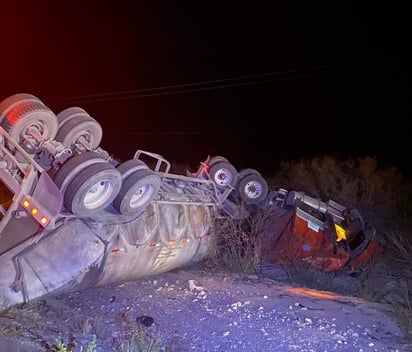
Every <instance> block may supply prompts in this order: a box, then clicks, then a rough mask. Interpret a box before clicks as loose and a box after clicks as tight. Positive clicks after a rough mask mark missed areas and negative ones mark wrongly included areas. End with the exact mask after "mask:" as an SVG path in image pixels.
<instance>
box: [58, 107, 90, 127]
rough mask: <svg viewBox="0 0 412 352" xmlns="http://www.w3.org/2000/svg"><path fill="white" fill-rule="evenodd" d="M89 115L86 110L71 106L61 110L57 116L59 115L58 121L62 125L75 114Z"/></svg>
mask: <svg viewBox="0 0 412 352" xmlns="http://www.w3.org/2000/svg"><path fill="white" fill-rule="evenodd" d="M75 114H76V115H85V114H86V115H87V112H86V110H84V109H82V108H80V107H77V106H73V107H70V108H67V109H65V110H63V111H60V112H59V113H58V114H57V115H56V116H57V122H58V123H59V127H61V126H62V125H63V124H64V123H65V122H66V121H67V120H69V119H71V118H72V116H73V115H75Z"/></svg>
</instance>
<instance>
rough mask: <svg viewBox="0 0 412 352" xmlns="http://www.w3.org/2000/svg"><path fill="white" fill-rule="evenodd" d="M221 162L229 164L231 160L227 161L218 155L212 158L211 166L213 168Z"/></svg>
mask: <svg viewBox="0 0 412 352" xmlns="http://www.w3.org/2000/svg"><path fill="white" fill-rule="evenodd" d="M220 161H226V162H227V163H228V162H229V160H227V159H226V158H225V157H224V156H221V155H216V156H212V157H211V158H210V160H209V166H212V165H213V164H216V163H218V162H220Z"/></svg>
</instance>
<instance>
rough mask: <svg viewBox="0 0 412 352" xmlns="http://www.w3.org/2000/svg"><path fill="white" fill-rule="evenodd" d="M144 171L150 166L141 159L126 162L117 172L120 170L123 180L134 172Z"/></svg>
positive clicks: (119, 166) (118, 167) (120, 165)
mask: <svg viewBox="0 0 412 352" xmlns="http://www.w3.org/2000/svg"><path fill="white" fill-rule="evenodd" d="M142 169H148V166H147V165H146V164H145V163H144V162H143V161H141V160H139V159H130V160H126V161H124V162H123V163H121V164H119V165H118V166H117V170H119V172H120V174H121V175H122V179H123V180H124V179H125V178H126V177H128V176H129V175H131V174H132V173H133V172H135V171H137V170H142Z"/></svg>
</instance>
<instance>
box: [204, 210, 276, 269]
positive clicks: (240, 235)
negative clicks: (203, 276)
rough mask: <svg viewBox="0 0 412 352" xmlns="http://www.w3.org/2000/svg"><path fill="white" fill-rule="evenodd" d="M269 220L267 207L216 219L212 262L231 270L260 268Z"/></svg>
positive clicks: (211, 249)
mask: <svg viewBox="0 0 412 352" xmlns="http://www.w3.org/2000/svg"><path fill="white" fill-rule="evenodd" d="M269 220H270V218H269V212H268V210H265V209H259V210H256V211H253V212H252V213H251V215H249V216H247V217H245V218H240V219H236V218H225V219H220V218H219V219H216V221H215V224H214V233H215V236H213V237H212V243H211V246H210V252H209V260H210V261H211V262H212V265H213V266H214V267H216V268H218V269H221V270H227V271H230V272H238V273H258V272H260V270H261V263H262V250H263V246H264V244H263V241H264V240H265V237H266V236H267V230H268V227H269Z"/></svg>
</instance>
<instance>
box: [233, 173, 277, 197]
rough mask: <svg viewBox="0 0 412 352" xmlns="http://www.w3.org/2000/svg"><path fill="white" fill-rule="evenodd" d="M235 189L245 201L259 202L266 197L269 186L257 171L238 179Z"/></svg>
mask: <svg viewBox="0 0 412 352" xmlns="http://www.w3.org/2000/svg"><path fill="white" fill-rule="evenodd" d="M237 191H238V192H239V195H240V198H242V200H243V201H244V202H245V203H247V204H259V203H260V202H262V201H263V200H264V199H265V198H266V196H267V194H268V192H269V186H268V184H267V182H266V180H265V179H264V178H263V177H262V176H261V175H260V174H259V173H258V172H251V173H249V174H247V175H246V176H244V177H243V178H242V179H241V180H240V181H239V185H238V186H237Z"/></svg>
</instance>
